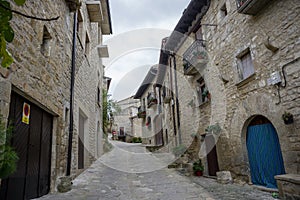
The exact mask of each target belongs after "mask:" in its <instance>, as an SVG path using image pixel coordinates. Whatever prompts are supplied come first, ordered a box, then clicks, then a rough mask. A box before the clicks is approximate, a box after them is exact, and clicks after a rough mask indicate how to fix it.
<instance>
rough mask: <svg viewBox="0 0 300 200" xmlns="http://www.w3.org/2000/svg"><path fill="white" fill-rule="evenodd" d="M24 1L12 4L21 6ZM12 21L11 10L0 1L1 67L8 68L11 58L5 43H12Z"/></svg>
mask: <svg viewBox="0 0 300 200" xmlns="http://www.w3.org/2000/svg"><path fill="white" fill-rule="evenodd" d="M25 1H26V0H14V2H15V3H16V4H17V5H18V6H21V5H23V4H24V3H25ZM11 19H12V10H11V8H10V3H9V2H8V1H7V0H0V60H1V65H2V67H5V68H8V67H9V66H10V65H11V64H12V62H13V58H12V56H11V55H10V53H9V52H8V51H7V49H6V42H12V41H13V39H14V35H15V34H14V30H13V29H12V27H11V26H10V20H11Z"/></svg>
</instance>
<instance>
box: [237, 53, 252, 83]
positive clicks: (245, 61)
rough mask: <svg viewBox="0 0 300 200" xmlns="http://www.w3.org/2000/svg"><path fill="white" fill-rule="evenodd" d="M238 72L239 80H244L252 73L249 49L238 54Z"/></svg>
mask: <svg viewBox="0 0 300 200" xmlns="http://www.w3.org/2000/svg"><path fill="white" fill-rule="evenodd" d="M237 58H238V73H239V78H240V80H244V79H246V78H248V77H250V76H251V75H252V74H254V67H253V62H252V58H251V53H250V50H249V49H247V50H246V52H245V53H243V54H241V56H238V57H237Z"/></svg>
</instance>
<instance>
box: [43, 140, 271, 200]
mask: <svg viewBox="0 0 300 200" xmlns="http://www.w3.org/2000/svg"><path fill="white" fill-rule="evenodd" d="M113 145H114V146H115V147H114V149H113V150H112V151H111V152H110V153H108V154H106V155H105V156H104V157H102V158H100V159H99V160H97V161H96V162H95V163H94V164H93V165H92V166H91V167H90V168H88V169H87V170H85V171H84V172H83V173H82V174H81V175H79V176H78V177H77V178H76V179H75V180H74V181H73V188H72V190H71V191H69V192H67V193H56V194H50V195H47V196H44V197H42V198H40V199H55V200H65V199H72V200H73V199H87V200H108V199H109V200H114V199H118V200H143V199H145V200H159V199H160V200H183V199H187V200H188V199H189V200H193V199H194V200H196V199H197V200H199V199H205V200H209V199H273V198H272V196H271V194H270V193H267V192H262V191H259V190H257V189H255V188H253V187H251V186H248V185H246V186H241V185H236V184H232V185H221V184H218V183H217V182H216V181H215V180H214V179H210V178H204V177H200V178H199V177H191V178H189V177H186V176H183V175H180V174H179V173H178V172H177V171H176V170H174V169H168V168H166V167H163V165H164V164H165V161H166V160H163V161H161V164H160V165H159V164H158V163H159V162H160V159H157V158H156V157H154V156H152V155H151V153H148V152H146V151H145V148H144V147H142V146H140V145H136V144H126V143H121V142H114V141H113ZM121 152H123V153H122V154H120V156H117V155H118V154H119V153H121ZM126 152H127V156H125V154H126ZM142 152H144V153H142ZM142 155H143V157H144V159H143V160H144V161H146V162H143V161H142ZM137 156H138V157H137ZM109 158H110V159H111V160H109ZM125 160H126V161H125ZM154 160H156V163H155V165H152V164H153V162H154ZM103 163H105V165H104V164H103ZM113 163H115V164H118V165H119V170H116V169H113V168H114V167H115V166H112V165H113ZM151 163H152V164H151ZM106 165H111V167H107V166H106ZM153 166H156V167H157V169H155V168H153ZM133 167H139V170H137V171H139V172H142V171H143V170H145V172H144V173H139V172H138V173H136V172H134V173H129V172H125V171H126V170H130V169H133ZM145 167H148V168H146V169H145ZM159 167H162V168H161V169H159ZM142 168H144V169H142ZM150 169H154V170H153V171H151V170H150ZM146 171H148V172H146Z"/></svg>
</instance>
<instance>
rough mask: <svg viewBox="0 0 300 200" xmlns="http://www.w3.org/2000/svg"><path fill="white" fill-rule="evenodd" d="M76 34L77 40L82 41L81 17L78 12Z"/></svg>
mask: <svg viewBox="0 0 300 200" xmlns="http://www.w3.org/2000/svg"><path fill="white" fill-rule="evenodd" d="M77 34H78V37H79V39H80V40H81V41H82V37H83V17H82V14H81V12H80V11H79V12H78V17H77Z"/></svg>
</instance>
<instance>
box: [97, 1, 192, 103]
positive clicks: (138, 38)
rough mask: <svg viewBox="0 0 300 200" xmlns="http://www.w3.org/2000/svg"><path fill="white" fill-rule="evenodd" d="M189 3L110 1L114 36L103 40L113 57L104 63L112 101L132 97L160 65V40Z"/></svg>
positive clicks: (165, 35) (172, 26)
mask: <svg viewBox="0 0 300 200" xmlns="http://www.w3.org/2000/svg"><path fill="white" fill-rule="evenodd" d="M189 1H190V0H111V1H110V9H111V17H112V25H113V27H112V29H113V33H114V34H113V35H112V36H108V37H107V36H106V37H104V43H105V44H106V45H108V49H109V56H110V57H109V58H108V59H104V60H103V63H104V65H105V66H106V69H105V73H106V76H109V77H111V78H112V84H111V90H110V93H112V94H113V98H115V99H118V100H119V99H122V98H126V97H128V96H130V95H133V93H134V90H136V88H137V87H139V85H140V83H141V82H142V80H143V79H144V77H145V75H146V74H147V72H148V70H149V68H150V66H152V65H154V64H157V62H158V59H159V49H160V45H161V40H162V39H163V38H165V37H167V36H169V35H170V34H171V32H172V30H173V29H174V27H175V25H176V24H177V22H178V21H179V19H180V17H181V15H182V12H183V10H184V9H185V8H186V7H187V5H188V3H189ZM134 86H136V87H135V88H134ZM126 95H127V96H126Z"/></svg>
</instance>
